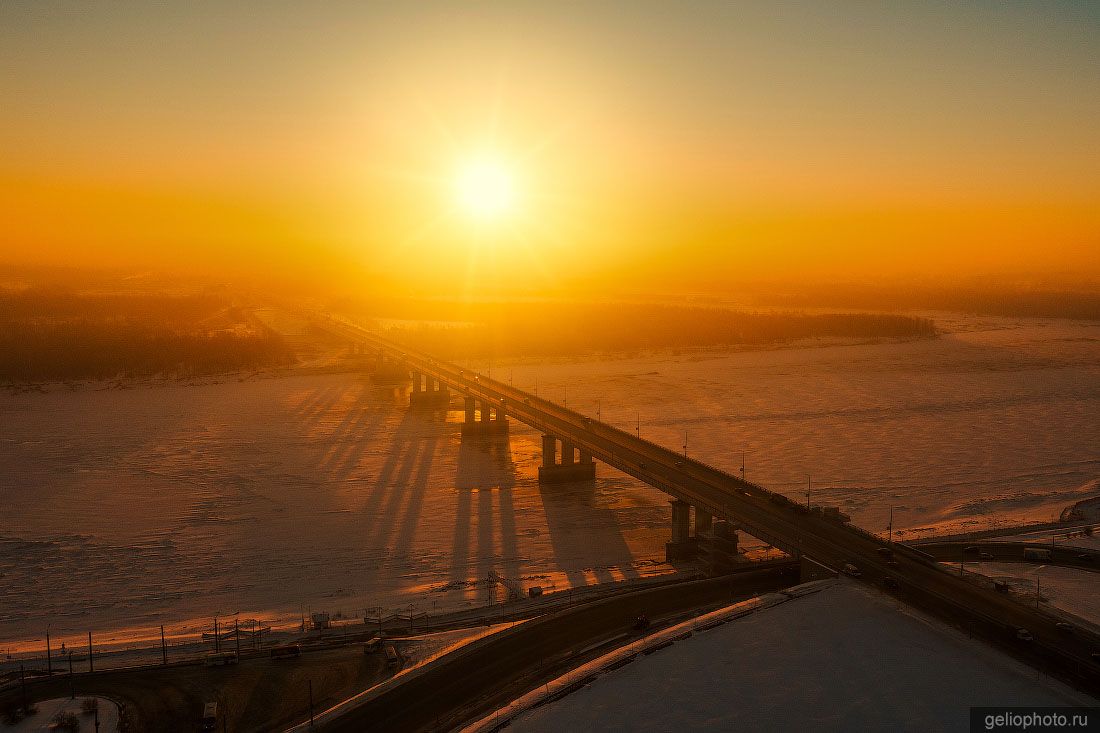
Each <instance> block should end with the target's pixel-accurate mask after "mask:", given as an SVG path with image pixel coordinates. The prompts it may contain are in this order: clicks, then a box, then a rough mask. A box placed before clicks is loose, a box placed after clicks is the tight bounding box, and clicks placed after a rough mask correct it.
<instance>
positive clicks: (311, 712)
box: [309, 679, 313, 728]
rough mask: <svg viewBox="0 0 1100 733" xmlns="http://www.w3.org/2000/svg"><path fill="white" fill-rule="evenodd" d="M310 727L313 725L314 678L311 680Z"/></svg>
mask: <svg viewBox="0 0 1100 733" xmlns="http://www.w3.org/2000/svg"><path fill="white" fill-rule="evenodd" d="M309 727H310V728H312V727H313V680H312V679H310V681H309Z"/></svg>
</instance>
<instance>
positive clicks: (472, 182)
mask: <svg viewBox="0 0 1100 733" xmlns="http://www.w3.org/2000/svg"><path fill="white" fill-rule="evenodd" d="M454 194H455V200H456V203H457V204H458V207H459V209H461V210H462V212H463V213H465V214H466V215H467V216H469V217H471V218H473V219H476V220H478V221H492V220H496V219H501V218H504V217H505V216H507V215H508V214H511V213H512V212H513V211H514V210H515V207H516V203H517V198H518V191H517V188H516V179H515V175H514V173H513V171H512V169H511V168H510V167H509V166H508V165H507V164H506V163H505V162H504V161H502V160H500V159H499V158H496V157H494V156H489V155H485V156H479V157H476V158H470V159H468V160H466V161H464V162H463V163H462V164H461V165H460V166H459V167H458V170H457V171H456V174H455V178H454Z"/></svg>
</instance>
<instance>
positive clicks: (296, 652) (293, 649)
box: [271, 644, 302, 659]
mask: <svg viewBox="0 0 1100 733" xmlns="http://www.w3.org/2000/svg"><path fill="white" fill-rule="evenodd" d="M300 656H302V647H300V646H298V645H297V644H283V645H281V646H274V647H271V658H272V659H291V658H294V657H300Z"/></svg>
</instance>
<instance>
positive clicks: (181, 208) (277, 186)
mask: <svg viewBox="0 0 1100 733" xmlns="http://www.w3.org/2000/svg"><path fill="white" fill-rule="evenodd" d="M398 5H399V4H393V6H392V7H387V8H375V9H365V8H361V7H359V4H357V3H347V4H344V5H341V4H326V5H325V6H324V7H323V8H313V9H310V8H307V7H305V6H301V5H292V4H282V3H263V4H255V5H248V4H242V5H234V7H233V8H232V9H226V8H224V7H222V6H221V5H220V4H216V3H211V4H197V5H191V4H188V5H187V6H186V7H184V6H182V5H181V6H180V7H175V8H164V7H126V8H123V7H121V6H120V7H114V8H96V9H90V8H88V9H85V8H83V7H82V6H79V5H72V6H68V5H64V4H62V5H53V4H49V5H47V4H45V3H41V4H39V3H28V4H15V3H5V4H4V5H3V7H2V8H0V62H2V64H3V68H4V69H5V72H4V75H3V76H0V98H2V99H3V100H4V108H5V114H4V115H3V116H0V220H2V221H3V222H4V224H3V229H2V231H0V249H2V252H0V262H13V263H32V264H58V263H64V264H76V265H95V266H111V267H117V266H122V267H131V266H132V267H135V268H147V267H155V268H163V269H167V270H173V269H175V270H181V271H184V270H186V271H188V272H193V271H197V272H213V273H218V274H223V273H224V274H229V275H234V274H237V273H240V272H242V271H255V272H257V273H260V274H263V273H271V274H274V275H278V276H281V277H290V278H294V277H303V278H304V277H318V278H332V279H333V281H334V283H336V282H338V283H339V284H340V285H341V286H358V285H359V284H360V283H362V284H364V285H366V284H370V283H373V282H377V281H379V280H383V281H385V282H386V283H387V284H388V286H389V287H394V288H397V289H399V290H403V291H407V292H435V291H439V290H443V291H447V292H448V293H480V292H490V291H493V290H496V289H499V288H502V287H503V288H505V289H508V288H511V289H528V290H531V291H538V290H539V289H542V288H568V287H570V285H571V284H578V283H582V282H584V283H592V282H600V283H604V284H605V285H606V286H607V287H608V288H609V289H610V290H615V289H617V288H618V289H631V290H639V289H645V288H649V287H655V288H659V287H661V286H662V284H665V283H669V282H675V283H677V284H679V285H683V286H685V287H689V286H690V285H691V284H692V283H693V282H696V281H698V282H707V283H714V282H716V281H721V280H723V279H729V280H730V281H735V280H737V279H742V278H779V279H784V278H786V279H791V280H795V281H797V280H799V279H802V278H810V277H812V278H818V279H824V278H844V279H855V280H859V279H864V280H866V279H875V278H879V277H895V276H901V277H921V278H928V277H931V276H938V275H941V274H942V275H945V276H957V275H961V276H967V275H972V274H994V275H996V274H1004V275H1007V276H1016V275H1018V274H1020V273H1040V274H1058V273H1070V274H1073V275H1075V276H1081V275H1083V274H1084V275H1088V276H1097V275H1100V256H1098V253H1100V206H1098V205H1097V202H1100V135H1097V134H1096V120H1097V119H1100V53H1098V50H1100V41H1098V40H1097V39H1098V38H1100V34H1098V33H1097V31H1098V30H1100V19H1098V17H1097V11H1095V10H1094V9H1089V8H1088V7H1087V6H1083V5H1078V4H1076V3H1070V2H1065V3H1043V4H1026V3H1014V4H1012V5H1011V6H1007V5H1006V6H1000V5H996V4H988V5H982V6H980V7H979V8H975V7H973V6H968V7H966V8H939V9H930V8H928V7H926V6H924V5H923V4H912V5H901V6H897V7H894V8H892V9H889V10H887V9H872V8H869V7H867V6H866V5H863V4H854V3H853V4H850V5H848V4H837V5H831V6H830V7H828V8H823V7H819V4H816V3H806V4H805V5H802V6H799V5H784V6H783V8H782V9H781V10H769V9H765V8H763V7H762V6H761V5H758V4H754V5H745V6H740V5H737V4H731V3H717V2H716V3H712V4H711V3H699V4H697V5H694V6H692V8H693V9H692V12H686V11H684V10H680V11H677V10H676V9H675V8H674V7H673V6H672V5H667V4H659V3H648V2H637V3H621V4H616V3H608V4H601V5H600V6H599V8H598V9H597V8H588V9H585V10H582V9H581V8H580V7H579V6H577V7H571V9H557V4H551V3H547V4H545V6H543V5H539V4H536V3H511V4H503V3H500V4H497V3H472V4H435V5H433V4H427V5H420V6H418V9H416V10H411V9H407V8H402V7H398ZM479 155H490V156H492V157H493V158H494V159H497V160H500V161H503V162H504V164H505V165H506V166H507V167H508V169H509V172H510V174H511V176H512V178H513V180H514V181H515V189H516V199H517V205H516V207H515V210H514V211H511V212H510V213H509V215H507V216H505V217H502V218H501V219H500V220H497V221H488V222H486V221H471V220H470V218H469V217H467V216H464V215H463V212H461V211H456V210H455V201H454V190H453V189H454V178H455V175H456V170H457V169H458V168H459V167H460V166H461V161H463V160H464V159H466V158H469V157H471V156H479ZM518 283H522V284H523V285H522V287H521V286H520V285H518Z"/></svg>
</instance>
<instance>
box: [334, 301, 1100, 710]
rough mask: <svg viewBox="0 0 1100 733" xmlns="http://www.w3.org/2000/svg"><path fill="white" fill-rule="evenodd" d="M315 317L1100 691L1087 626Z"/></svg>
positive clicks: (756, 532)
mask: <svg viewBox="0 0 1100 733" xmlns="http://www.w3.org/2000/svg"><path fill="white" fill-rule="evenodd" d="M314 322H315V323H316V324H317V325H318V326H320V327H323V328H327V329H329V330H330V331H331V332H334V333H336V334H338V335H340V336H342V337H344V338H347V339H348V340H349V341H354V342H357V343H360V344H365V345H367V346H368V347H370V348H372V349H374V350H375V351H377V352H378V353H379V354H384V355H386V356H388V357H390V358H392V359H394V360H396V361H398V362H399V363H401V364H403V365H405V366H407V367H408V368H410V369H413V370H416V371H419V372H423V373H425V374H427V375H429V376H431V377H434V378H436V379H438V380H440V382H441V383H443V384H445V385H447V386H448V387H450V388H451V389H453V390H455V391H457V392H459V393H460V394H462V395H465V396H469V397H474V398H475V399H479V400H487V401H489V402H490V403H492V404H495V405H497V406H499V407H501V408H502V409H503V411H504V412H505V413H506V414H507V415H508V416H509V417H511V418H514V419H517V420H519V421H521V422H523V423H526V424H527V425H530V426H531V427H532V428H534V429H536V430H539V431H541V432H543V433H546V434H550V435H554V436H557V437H559V438H562V439H566V440H570V441H572V442H573V443H574V444H575V445H576V446H577V447H578V448H580V449H582V450H585V451H588V452H590V453H591V454H592V456H593V457H594V458H597V459H598V460H600V461H602V462H604V463H606V464H608V465H610V466H612V467H614V468H616V469H618V470H620V471H622V472H624V473H627V474H629V475H631V476H634V477H635V478H638V479H639V480H641V481H644V482H645V483H647V484H650V485H652V486H655V487H657V488H659V489H661V490H662V491H664V492H665V493H667V494H669V495H671V496H673V497H676V498H678V499H682V500H684V501H687V502H689V503H691V504H693V505H695V506H697V507H701V508H703V509H704V510H706V511H709V512H710V513H711V514H713V515H714V516H716V517H719V518H725V519H727V520H729V521H730V522H732V523H734V524H735V525H737V526H738V527H740V528H741V529H743V530H744V531H746V532H747V533H749V534H751V535H753V536H754V537H757V538H759V539H762V540H764V541H765V542H769V543H771V544H772V545H774V546H776V547H779V548H781V549H784V550H786V551H788V552H790V553H791V554H793V555H796V556H798V555H806V556H808V557H812V558H814V559H815V560H817V561H818V562H821V563H823V564H825V565H828V566H830V567H832V568H834V569H839V568H842V567H843V566H844V565H845V564H848V563H851V564H853V565H855V566H857V567H858V568H859V569H860V571H861V576H862V578H863V579H864V580H865V581H866V582H869V583H876V584H883V583H886V582H889V583H890V584H891V585H893V584H894V583H896V584H897V588H896V592H897V593H898V594H899V595H900V596H901V597H903V598H904V599H905V600H906V601H907V602H909V603H911V604H913V605H915V606H917V607H920V608H923V609H925V610H927V611H929V612H931V613H933V614H936V615H938V616H940V617H941V618H943V619H945V620H947V621H949V622H951V623H954V624H956V625H959V626H961V627H965V628H967V629H969V630H970V631H971V632H972V633H975V634H978V635H980V636H983V637H984V638H986V639H988V640H990V641H992V642H994V643H996V644H998V645H1000V646H1002V647H1003V648H1005V649H1007V650H1009V651H1010V652H1011V653H1013V654H1014V655H1016V656H1017V657H1020V658H1022V659H1025V660H1026V661H1028V662H1029V663H1031V664H1034V665H1036V666H1038V667H1040V668H1042V669H1045V670H1047V671H1048V672H1049V673H1051V674H1055V675H1057V676H1059V677H1061V678H1062V679H1064V680H1066V681H1067V682H1069V683H1071V684H1073V685H1075V686H1077V687H1078V688H1080V689H1083V690H1086V691H1088V692H1091V693H1093V694H1100V638H1098V637H1097V636H1096V635H1093V634H1091V633H1088V632H1085V631H1080V632H1078V633H1076V634H1073V635H1072V636H1067V635H1066V634H1065V633H1064V632H1063V631H1061V630H1059V629H1058V627H1057V626H1056V624H1057V623H1058V622H1059V621H1060V619H1056V618H1054V617H1052V616H1050V615H1049V614H1046V613H1043V612H1042V611H1039V610H1036V609H1033V608H1030V607H1028V606H1026V605H1024V604H1022V603H1019V602H1016V601H1014V600H1012V598H1010V597H1006V596H1005V595H1003V594H999V593H995V592H993V591H992V590H989V589H987V588H984V587H981V586H979V585H977V584H974V583H971V582H969V581H967V580H966V579H964V578H960V577H958V576H956V575H952V574H951V573H949V572H948V571H947V570H946V569H944V568H943V567H941V566H940V565H939V564H938V563H937V562H936V559H935V558H934V557H932V556H931V555H929V554H927V553H924V552H921V551H920V550H917V549H915V548H911V547H908V546H905V545H901V544H892V545H888V544H887V543H886V542H885V541H884V540H882V539H881V538H879V537H876V536H874V535H871V534H869V533H867V532H864V531H863V530H860V529H858V528H856V527H852V526H849V525H847V524H844V523H841V522H838V521H835V520H830V519H828V518H825V517H823V516H820V515H818V514H814V513H812V512H810V511H808V510H807V509H806V508H805V507H802V506H801V505H799V504H796V503H794V502H791V501H790V500H788V499H787V498H786V497H784V496H782V495H780V494H776V493H773V492H771V491H768V490H767V489H765V488H764V487H762V486H759V485H757V484H753V483H751V482H747V481H745V480H743V479H741V478H739V477H737V476H733V475H731V474H729V473H726V472H724V471H722V470H720V469H718V468H715V467H714V466H710V465H708V464H706V463H703V462H702V461H699V460H697V459H692V458H688V457H686V456H684V455H682V454H680V453H677V452H675V451H673V450H670V449H669V448H666V447H664V446H661V445H658V444H656V443H653V442H650V441H648V440H645V439H643V438H640V437H638V436H635V435H633V434H631V433H628V432H626V431H623V430H620V429H618V428H616V427H614V426H612V425H608V424H606V423H603V422H600V421H598V420H594V419H591V418H590V417H588V416H585V415H582V414H580V413H577V412H574V411H572V410H569V409H568V408H566V407H564V406H562V405H558V404H555V403H553V402H551V401H549V400H545V399H540V398H538V397H536V396H534V395H531V394H528V393H527V392H524V391H523V390H519V389H516V388H514V387H512V386H510V385H508V384H504V383H502V382H498V381H496V380H493V379H490V378H488V377H486V376H485V375H480V374H476V373H474V372H471V371H469V370H464V369H461V368H460V367H458V366H456V365H454V364H450V363H447V362H444V361H440V360H437V359H435V358H434V357H432V356H430V355H428V354H421V353H417V352H415V351H413V350H412V349H409V348H407V347H405V346H402V345H400V344H396V343H393V342H390V341H387V340H385V339H383V338H381V337H380V336H378V335H377V334H374V333H372V332H370V331H368V330H366V329H364V328H362V327H359V326H357V325H355V324H351V323H348V322H345V321H338V320H334V319H331V318H328V317H326V316H322V317H319V318H318V319H316V320H315V321H314ZM886 553H890V557H887V556H886ZM886 578H891V580H890V581H886V580H885V579H886ZM1021 628H1023V629H1027V630H1028V631H1029V632H1030V634H1031V635H1032V636H1033V641H1031V642H1025V641H1020V640H1017V630H1018V629H1021Z"/></svg>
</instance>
